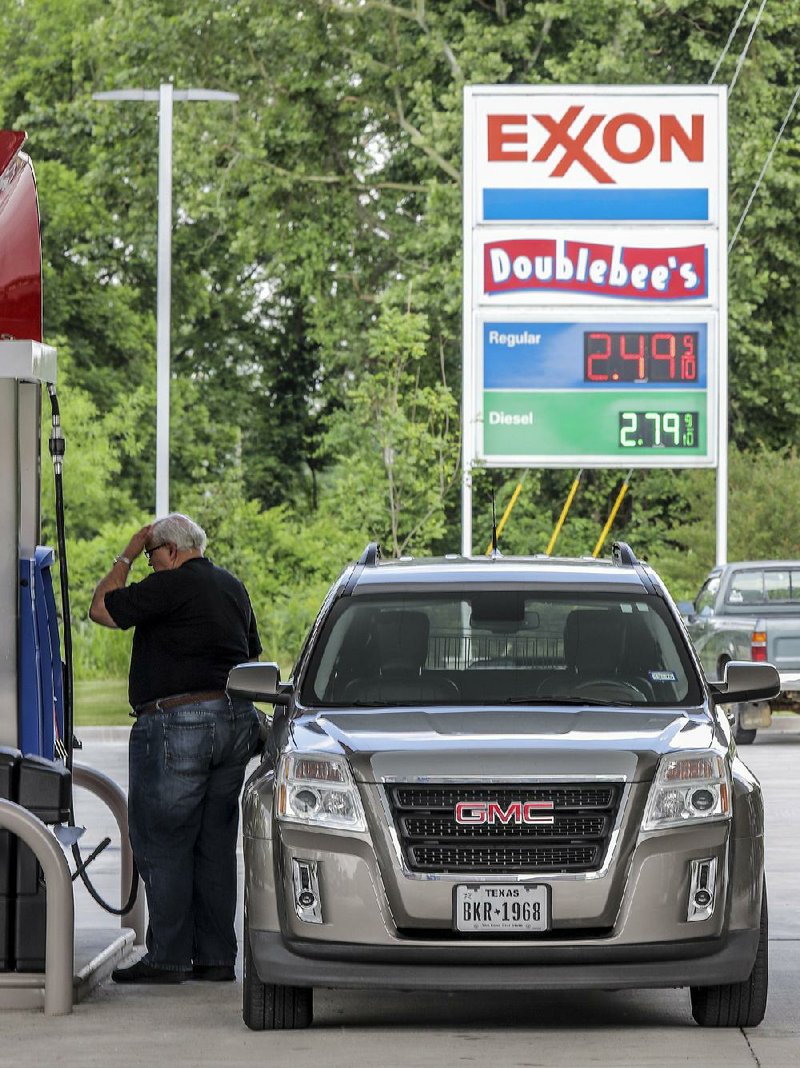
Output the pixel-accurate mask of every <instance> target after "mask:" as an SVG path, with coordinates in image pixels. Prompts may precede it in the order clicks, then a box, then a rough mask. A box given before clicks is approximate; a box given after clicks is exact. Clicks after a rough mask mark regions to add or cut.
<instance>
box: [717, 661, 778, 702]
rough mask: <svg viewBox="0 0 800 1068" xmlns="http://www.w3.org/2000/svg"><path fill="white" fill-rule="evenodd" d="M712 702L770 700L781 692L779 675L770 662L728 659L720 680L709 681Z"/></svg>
mask: <svg viewBox="0 0 800 1068" xmlns="http://www.w3.org/2000/svg"><path fill="white" fill-rule="evenodd" d="M709 685H710V687H711V699H712V700H713V702H714V704H732V703H733V702H734V701H771V700H772V698H773V697H777V696H778V694H779V693H780V692H781V677H780V675H779V674H778V671H777V668H774V667H773V666H772V664H753V663H751V662H750V661H749V660H730V661H729V662H728V663H727V664H726V665H725V674H724V676H723V679H722V682H711V683H709Z"/></svg>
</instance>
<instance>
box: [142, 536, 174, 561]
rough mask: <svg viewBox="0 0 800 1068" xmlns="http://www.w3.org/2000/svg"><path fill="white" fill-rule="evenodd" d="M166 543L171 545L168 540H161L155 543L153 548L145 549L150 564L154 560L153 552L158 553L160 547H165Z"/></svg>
mask: <svg viewBox="0 0 800 1068" xmlns="http://www.w3.org/2000/svg"><path fill="white" fill-rule="evenodd" d="M165 545H169V542H168V541H162V542H159V544H158V545H154V546H153V547H152V548H151V549H145V551H144V555H145V556H146V557H147V562H148V564H151V563H152V562H153V553H157V552H158V550H159V549H163V548H164V546H165Z"/></svg>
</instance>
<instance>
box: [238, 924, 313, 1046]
mask: <svg viewBox="0 0 800 1068" xmlns="http://www.w3.org/2000/svg"><path fill="white" fill-rule="evenodd" d="M313 998H314V991H313V990H312V988H311V987H310V986H276V985H275V984H274V983H262V982H261V980H260V979H259V977H258V972H257V971H256V967H255V963H254V961H253V953H252V950H251V949H250V936H249V933H248V931H247V929H246V928H245V932H244V982H243V986H242V1019H243V1020H244V1022H245V1023H246V1024H247V1026H248V1027H249V1028H250V1030H251V1031H283V1030H286V1031H291V1030H297V1029H299V1028H301V1027H308V1026H310V1024H311V1017H312V1013H313Z"/></svg>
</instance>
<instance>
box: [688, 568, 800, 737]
mask: <svg viewBox="0 0 800 1068" xmlns="http://www.w3.org/2000/svg"><path fill="white" fill-rule="evenodd" d="M679 607H680V609H681V612H682V613H683V614H684V615H685V617H686V626H687V629H688V631H689V635H690V637H691V639H692V641H693V642H694V646H695V649H696V650H697V654H698V656H699V657H700V661H701V662H702V665H703V668H704V670H705V672H706V675H707V676H708V678H711V679H713V678H722V675H723V672H724V670H725V665H726V664H727V663H728V662H729V661H731V660H754V661H766V662H768V663H770V664H774V666H775V667H776V668H777V669H778V672H779V674H780V679H781V688H782V691H783V693H785V694H787V695H789V697H796V696H798V695H800V560H748V561H743V562H741V563H735V564H725V565H724V566H721V567H715V568H714V569H713V570H712V571H711V572H710V573H709V575H708V577H707V578H706V580H705V582H704V583H703V586H702V588H701V589H700V592H699V593H698V595H697V598H696V599H695V601H694V604H684V603H681V604H680V605H679ZM730 712H731V714H732V718H733V726H734V730H735V736H736V741H737V742H738V743H739V744H740V745H747V744H749V743H750V742H752V741H753V740H754V738H755V736H756V731H757V730H758V729H759V728H760V727H769V726H770V724H771V722H772V712H771V709H770V706H769V704H768V703H766V702H760V703H756V704H741V705H733V706H731V708H730Z"/></svg>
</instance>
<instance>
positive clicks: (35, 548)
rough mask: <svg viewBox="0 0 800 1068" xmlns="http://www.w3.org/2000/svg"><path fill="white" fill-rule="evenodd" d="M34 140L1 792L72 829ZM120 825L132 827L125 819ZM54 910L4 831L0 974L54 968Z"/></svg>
mask: <svg viewBox="0 0 800 1068" xmlns="http://www.w3.org/2000/svg"><path fill="white" fill-rule="evenodd" d="M24 140H25V134H23V133H20V132H16V131H0V799H4V800H6V801H13V802H16V803H17V804H18V805H21V806H22V807H24V808H25V809H27V810H28V811H29V812H31V813H33V815H35V816H37V817H38V818H39V819H40V820H41V821H42V822H43V823H45V824H50V825H56V824H58V825H62V824H72V823H74V820H73V818H72V771H73V765H72V750H73V719H72V678H71V659H72V658H71V637H70V627H69V598H68V580H67V570H66V547H65V538H64V525H63V499H62V495H61V465H62V459H63V455H64V439H63V436H62V434H61V425H60V412H59V408H58V399H57V395H56V388H55V386H56V372H57V366H56V352H55V350H54V349H53V348H51V347H49V346H47V345H44V344H43V343H42V285H41V275H42V272H41V244H40V236H39V210H38V201H37V194H36V183H35V179H34V174H33V169H32V167H31V163H30V160H29V159H28V157H27V156H26V155H25V154H23V153H22V152H21V151H20V150H21V147H22V144H23V142H24ZM45 391H46V392H47V394H48V396H49V400H50V407H51V411H52V428H53V429H52V433H51V438H50V452H51V454H52V457H53V463H54V469H55V475H56V508H57V513H58V514H57V524H56V525H57V530H58V561H59V575H60V584H61V600H62V607H63V609H64V612H63V628H62V630H63V635H64V654H65V659H66V666H67V670H64V665H62V648H61V642H60V637H59V626H58V617H57V608H56V600H55V594H54V589H53V577H52V572H53V566H54V564H55V560H56V551H55V550H54V549H53V548H52V547H48V546H42V545H40V544H39V542H40V540H41V538H40V534H41V516H40V503H39V502H40V488H41V461H42V456H41V429H42V428H41V420H42V400H43V396H44V393H45ZM76 770H77V769H76ZM81 777H82V780H83V785H87V781H86V780H87V779H88V780H90V781H91V780H92V778H93V777H94V774H93V773H92V772H91V769H81ZM98 777H99V773H98ZM89 788H90V789H91V788H92V787H91V785H90V786H89ZM109 788H115V789H116V790H117V791H118V790H119V788H118V787H116V785H115V784H113V783H110V780H109V781H108V782H106V783H102V784H101V788H100V789H95V790H94V792H96V793H99V794H100V796H102V797H103V799H104V800H106V801H107V803H109V804H111V802H110V801H109V800H108V796H106V795H107V794H108V790H109ZM119 792H120V793H121V791H119ZM122 796H123V799H124V795H122ZM122 807H123V808H124V800H123V802H122ZM115 815H117V813H116V812H115ZM118 822H119V823H120V826H121V829H122V824H121V821H120V818H119V816H118ZM106 841H107V840H106ZM98 851H99V850H98ZM98 851H96V852H98ZM73 855H74V857H75V861H76V866H77V870H76V874H75V875H73V879H74V878H75V877H76V876H77V875H78V874H79V875H80V876H81V878H82V879H84V881H85V882H86V883H87V886H89V889H90V893H92V895H93V896H94V897H95V900H97V901H98V902H99V903H100V904H101V905H103V907H105V908H107V910H108V911H109V912H114V913H115V914H116V915H125V914H129V913H130V910H131V909H132V907H133V901H134V899H135V875H134V889H132V891H131V895H130V897H129V898H128V901H127V903H126V905H124V906H123V907H122V908H120V909H114V908H112V907H110V906H107V905H106V903H105V902H103V901H102V900H101V899H100V898H99V896H98V895H97V894H96V893H95V891H94V889H93V888H91V886H90V885H89V884H88V879H87V878H86V873H85V867H86V865H87V863H88V862H89V861H81V858H80V854H79V852H78V850H77V846H76V845H73ZM90 859H91V858H90ZM123 893H127V891H123ZM46 910H47V902H46V888H45V885H44V879H43V876H42V869H41V867H40V866H39V864H38V862H37V858H36V856H34V854H33V852H32V850H31V849H30V848H29V847H28V846H27V845H26V844H25V843H24V842H23V841H22V840H21V839H20V838H18V837H17V836H16V835H14V834H12V833H11V832H10V831H6V830H2V829H0V972H10V971H17V972H26V973H27V972H37V971H43V970H44V968H45V926H46V924H45V917H46ZM2 978H3V977H2V976H0V979H2ZM0 1003H1V1001H0Z"/></svg>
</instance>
